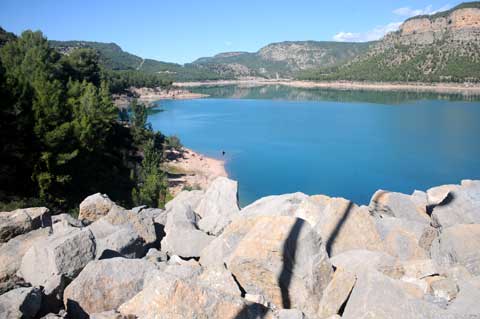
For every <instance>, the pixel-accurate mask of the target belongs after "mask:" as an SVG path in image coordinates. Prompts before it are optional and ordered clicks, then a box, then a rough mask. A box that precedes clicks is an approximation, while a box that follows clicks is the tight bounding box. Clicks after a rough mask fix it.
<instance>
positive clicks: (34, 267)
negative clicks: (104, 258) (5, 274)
mask: <svg viewBox="0 0 480 319" xmlns="http://www.w3.org/2000/svg"><path fill="white" fill-rule="evenodd" d="M94 258H95V242H94V238H93V234H92V232H91V231H90V230H88V229H82V230H81V229H78V228H72V232H71V233H59V234H53V235H52V236H49V237H47V238H44V239H42V240H39V241H38V242H37V243H35V244H34V245H33V246H32V247H30V249H29V250H28V251H27V252H26V253H25V255H24V256H23V258H22V263H21V265H20V269H19V274H20V275H21V277H22V278H24V279H25V280H26V281H27V282H29V283H31V284H32V285H34V286H43V285H45V284H46V283H47V282H48V281H49V280H50V278H52V277H53V276H55V275H64V276H65V277H66V278H68V279H70V280H71V279H73V278H75V277H76V276H77V275H78V273H80V271H81V270H82V269H83V267H85V266H86V265H87V263H88V262H89V261H91V260H93V259H94Z"/></svg>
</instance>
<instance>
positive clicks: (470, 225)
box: [0, 177, 480, 319]
mask: <svg viewBox="0 0 480 319" xmlns="http://www.w3.org/2000/svg"><path fill="white" fill-rule="evenodd" d="M79 216H80V219H79V220H77V219H74V218H72V217H71V216H69V215H65V214H64V215H56V216H49V212H48V209H46V208H29V209H22V210H16V211H13V212H3V213H0V294H1V295H0V317H1V318H20V317H21V318H88V317H90V318H97V319H98V318H103V319H106V318H214V319H215V318H218V319H225V318H227V319H240V318H280V319H297V318H298V319H300V318H307V319H323V318H347V319H348V318H351V319H356V318H432V319H433V318H445V319H447V318H480V303H479V302H478V301H479V300H480V181H463V182H462V183H461V185H445V186H440V187H436V188H432V189H430V190H428V191H427V192H421V191H415V192H414V193H413V194H412V195H405V194H399V193H393V192H388V191H382V190H380V191H378V192H376V193H375V194H374V196H373V197H372V200H371V203H370V205H369V206H357V205H356V204H354V203H352V202H350V201H348V200H346V199H343V198H330V197H327V196H321V195H317V196H307V195H305V194H301V193H295V194H288V195H281V196H270V197H266V198H262V199H260V200H258V201H256V202H255V203H253V204H251V205H249V206H247V207H245V208H243V209H240V208H239V207H238V204H237V183H236V182H234V181H231V180H229V179H227V178H224V177H220V178H218V179H216V180H215V181H214V182H213V183H212V184H211V186H210V187H209V188H208V189H207V190H206V191H189V192H188V191H184V192H182V193H180V194H179V195H178V196H177V197H176V198H175V199H174V200H172V201H171V202H170V203H168V204H167V206H166V209H165V210H162V209H151V208H147V207H137V208H134V209H131V210H127V209H124V208H122V207H120V206H118V205H116V204H115V203H114V202H112V201H111V200H110V199H109V198H108V197H107V196H106V195H101V194H95V195H92V196H90V197H88V198H87V199H85V201H84V202H83V203H82V204H81V205H80V215H79Z"/></svg>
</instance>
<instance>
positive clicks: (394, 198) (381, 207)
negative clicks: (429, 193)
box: [369, 190, 430, 224]
mask: <svg viewBox="0 0 480 319" xmlns="http://www.w3.org/2000/svg"><path fill="white" fill-rule="evenodd" d="M425 204H426V201H425ZM369 209H370V211H371V212H372V213H373V214H377V215H386V216H391V217H397V218H403V219H407V220H410V221H415V222H420V223H424V224H428V223H430V218H429V216H428V215H427V213H426V211H425V207H422V206H421V205H419V203H418V197H417V196H416V197H412V196H410V195H405V194H401V193H394V192H388V191H384V190H378V191H377V192H376V193H375V194H374V195H373V197H372V199H371V201H370V205H369Z"/></svg>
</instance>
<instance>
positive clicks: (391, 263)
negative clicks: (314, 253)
mask: <svg viewBox="0 0 480 319" xmlns="http://www.w3.org/2000/svg"><path fill="white" fill-rule="evenodd" d="M330 261H331V263H332V264H333V265H334V266H335V267H336V268H343V269H345V270H347V271H349V272H352V273H354V274H355V275H357V276H359V275H361V274H363V273H364V272H372V271H378V272H381V273H384V274H387V275H389V276H394V277H397V278H399V277H400V276H402V275H403V270H402V269H399V268H398V265H397V262H396V259H395V258H394V257H392V256H390V255H388V254H386V253H384V252H380V251H369V250H350V251H347V252H344V253H341V254H338V255H336V256H334V257H332V258H330ZM399 271H400V272H399Z"/></svg>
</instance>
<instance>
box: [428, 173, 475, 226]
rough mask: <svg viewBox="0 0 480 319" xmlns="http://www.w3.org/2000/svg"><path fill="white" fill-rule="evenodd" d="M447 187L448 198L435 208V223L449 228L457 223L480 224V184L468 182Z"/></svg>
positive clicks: (433, 214) (433, 215) (433, 216)
mask: <svg viewBox="0 0 480 319" xmlns="http://www.w3.org/2000/svg"><path fill="white" fill-rule="evenodd" d="M445 188H446V190H444V191H445V192H446V191H447V190H448V194H447V196H446V198H445V199H444V200H443V201H442V202H440V203H439V204H438V205H436V206H435V207H434V208H433V213H432V220H433V221H434V225H436V226H439V227H443V228H447V227H450V226H453V225H456V224H480V185H479V184H478V183H474V182H470V183H468V182H467V183H464V184H463V185H461V186H456V185H455V186H451V185H450V186H447V187H445ZM437 189H438V188H437ZM429 192H430V193H431V192H432V190H429ZM436 192H438V190H437V191H436Z"/></svg>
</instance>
